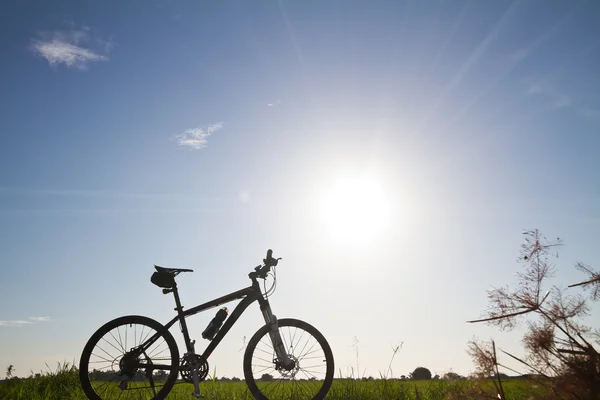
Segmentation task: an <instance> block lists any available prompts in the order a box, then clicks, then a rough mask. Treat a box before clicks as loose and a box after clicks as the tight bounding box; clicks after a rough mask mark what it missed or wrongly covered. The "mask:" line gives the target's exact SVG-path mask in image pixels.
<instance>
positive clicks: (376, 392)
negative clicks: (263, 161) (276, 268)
mask: <svg viewBox="0 0 600 400" xmlns="http://www.w3.org/2000/svg"><path fill="white" fill-rule="evenodd" d="M503 388H504V392H505V395H506V399H507V400H520V399H523V400H529V399H543V398H545V392H544V390H543V388H542V387H539V386H537V385H535V384H534V383H532V382H530V381H525V380H508V381H505V382H503ZM201 389H202V393H203V394H204V396H205V397H204V398H205V399H207V400H241V399H247V400H252V399H253V397H252V395H251V394H250V393H249V392H248V389H247V388H246V383H245V382H243V381H242V382H220V381H207V382H204V383H203V384H202V385H201ZM191 393H192V385H191V384H187V383H182V384H176V385H175V388H174V389H173V391H172V392H171V394H170V395H169V396H168V397H167V399H173V400H183V399H186V400H187V399H193V398H194V397H192V396H191ZM119 394H122V393H119ZM497 398H498V395H497V391H496V389H495V386H494V383H493V382H492V381H489V380H488V381H473V380H456V381H445V380H430V381H400V380H369V381H366V380H351V379H338V380H335V381H334V383H333V386H332V388H331V390H330V392H329V394H328V396H327V399H329V400H381V399H390V400H409V399H410V400H438V399H439V400H442V399H444V400H446V399H448V400H450V399H497ZM0 399H1V400H17V399H23V400H25V399H27V400H42V399H43V400H77V399H79V400H85V399H86V397H85V395H84V394H83V391H82V390H81V387H80V384H79V376H78V374H77V371H76V370H75V369H74V368H70V367H68V366H62V367H60V368H58V369H57V370H56V371H54V372H49V373H46V374H44V375H41V376H39V377H37V378H33V379H13V380H10V381H4V382H0ZM117 399H122V400H126V399H127V398H126V397H125V396H120V395H116V396H115V400H117ZM273 400H290V396H286V395H282V396H281V397H280V398H278V399H273Z"/></svg>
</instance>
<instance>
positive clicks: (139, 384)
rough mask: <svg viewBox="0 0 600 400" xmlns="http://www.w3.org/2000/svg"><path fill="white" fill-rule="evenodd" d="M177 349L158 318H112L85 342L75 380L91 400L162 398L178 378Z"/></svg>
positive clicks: (148, 399) (173, 340)
mask: <svg viewBox="0 0 600 400" xmlns="http://www.w3.org/2000/svg"><path fill="white" fill-rule="evenodd" d="M178 366H179V350H178V349H177V343H176V342H175V339H174V338H173V335H171V333H169V331H168V330H167V329H165V327H164V326H163V325H161V324H160V323H159V322H157V321H155V320H153V319H150V318H147V317H142V316H136V315H132V316H127V317H121V318H117V319H115V320H112V321H110V322H108V323H107V324H105V325H104V326H102V327H101V328H100V329H98V330H97V331H96V333H94V334H93V335H92V337H91V338H90V340H89V341H88V342H87V344H86V346H85V348H84V349H83V352H82V354H81V361H80V363H79V379H80V382H81V386H82V388H83V391H84V392H85V394H86V396H87V397H88V399H91V400H110V399H116V398H119V399H123V400H125V399H127V400H129V399H132V400H133V399H136V400H150V399H152V400H162V399H164V398H165V397H166V396H167V394H168V393H169V392H170V391H171V388H173V385H174V384H175V381H176V380H177V373H178Z"/></svg>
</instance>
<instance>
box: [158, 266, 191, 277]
mask: <svg viewBox="0 0 600 400" xmlns="http://www.w3.org/2000/svg"><path fill="white" fill-rule="evenodd" d="M154 268H156V270H157V271H158V272H163V273H167V274H173V275H177V274H179V273H180V272H194V270H193V269H185V268H165V267H161V266H160V265H155V266H154Z"/></svg>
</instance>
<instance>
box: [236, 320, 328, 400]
mask: <svg viewBox="0 0 600 400" xmlns="http://www.w3.org/2000/svg"><path fill="white" fill-rule="evenodd" d="M278 325H279V331H280V333H281V336H282V340H283V342H284V346H285V347H286V350H287V351H288V354H289V355H290V356H291V357H292V358H293V359H294V360H295V361H296V363H297V365H296V367H295V368H294V370H295V371H294V372H292V371H286V370H284V369H282V368H278V367H277V366H275V362H274V359H275V358H276V356H275V354H274V351H273V348H272V346H271V345H270V344H269V343H270V337H269V330H270V329H271V327H270V326H269V325H265V326H263V327H262V328H260V329H259V330H258V331H257V332H256V333H255V334H254V336H252V338H251V339H250V341H249V342H248V346H247V347H246V351H245V353H244V378H245V379H246V384H247V385H248V389H249V390H250V393H252V395H253V396H254V397H255V398H256V399H257V400H269V396H271V395H273V396H271V398H272V399H273V398H275V397H274V395H275V392H277V395H276V398H277V399H281V398H282V397H281V394H283V395H284V397H285V398H289V399H293V400H322V399H323V398H324V397H325V396H326V395H327V392H329V389H330V388H331V384H332V382H333V374H334V359H333V352H332V351H331V347H330V346H329V343H327V340H326V339H325V337H324V336H323V335H322V334H321V332H319V331H318V330H317V329H316V328H315V327H313V326H312V325H310V324H308V323H306V322H304V321H300V320H297V319H292V318H286V319H280V320H279V321H278ZM299 330H300V331H302V332H300V333H299ZM299 334H300V336H298V335H299ZM304 335H306V337H305V336H304ZM265 337H266V340H263V339H264V338H265ZM296 338H298V344H299V346H298V347H296V346H295V344H294V340H295V339H296ZM311 338H312V339H313V340H314V343H311ZM265 342H266V343H265ZM316 344H318V345H319V347H320V349H316V350H314V347H315V345H316ZM259 347H265V348H266V350H264V349H262V348H259ZM269 347H270V351H271V354H270V355H271V356H272V359H271V360H267V359H265V358H262V357H267V355H265V354H264V353H268V352H269ZM307 347H308V348H307ZM298 348H300V352H298V351H296V350H297V349H298ZM294 352H296V354H294ZM255 353H258V355H256V354H255ZM309 356H310V357H309ZM254 358H257V359H258V360H259V361H258V362H261V363H265V364H264V365H253V359H254ZM320 358H323V360H322V362H324V364H319V359H320ZM270 363H271V364H273V365H269V364H270ZM307 363H308V364H310V365H309V366H308V367H305V368H318V367H322V366H324V367H325V370H324V371H321V370H319V372H318V376H317V375H315V373H316V370H314V369H311V370H307V369H305V368H303V367H302V365H305V366H306V364H307ZM312 364H315V365H312ZM266 371H269V372H270V373H273V374H274V375H278V376H273V375H271V376H272V378H273V380H272V381H269V382H268V383H266V382H264V383H262V382H261V384H260V385H259V384H258V382H257V377H256V376H257V375H260V374H262V373H263V372H266ZM269 375H270V374H269ZM296 375H299V376H298V379H297V376H296ZM311 375H312V376H311ZM262 376H263V377H264V375H262ZM311 378H314V379H311ZM321 378H322V379H321ZM258 381H259V382H260V378H259V379H258ZM285 386H287V388H286V387H285ZM286 394H287V395H288V396H287V397H286Z"/></svg>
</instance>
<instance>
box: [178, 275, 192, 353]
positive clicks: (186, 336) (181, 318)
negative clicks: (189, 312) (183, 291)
mask: <svg viewBox="0 0 600 400" xmlns="http://www.w3.org/2000/svg"><path fill="white" fill-rule="evenodd" d="M173 296H174V297H175V305H176V308H175V311H177V315H178V316H179V326H180V328H181V333H182V334H183V339H184V340H185V347H186V348H187V351H188V352H190V353H194V344H195V341H194V342H192V341H191V340H190V334H189V333H188V329H187V323H186V322H185V316H184V315H183V306H182V305H181V299H180V298H179V291H178V290H177V283H175V285H174V286H173Z"/></svg>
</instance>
